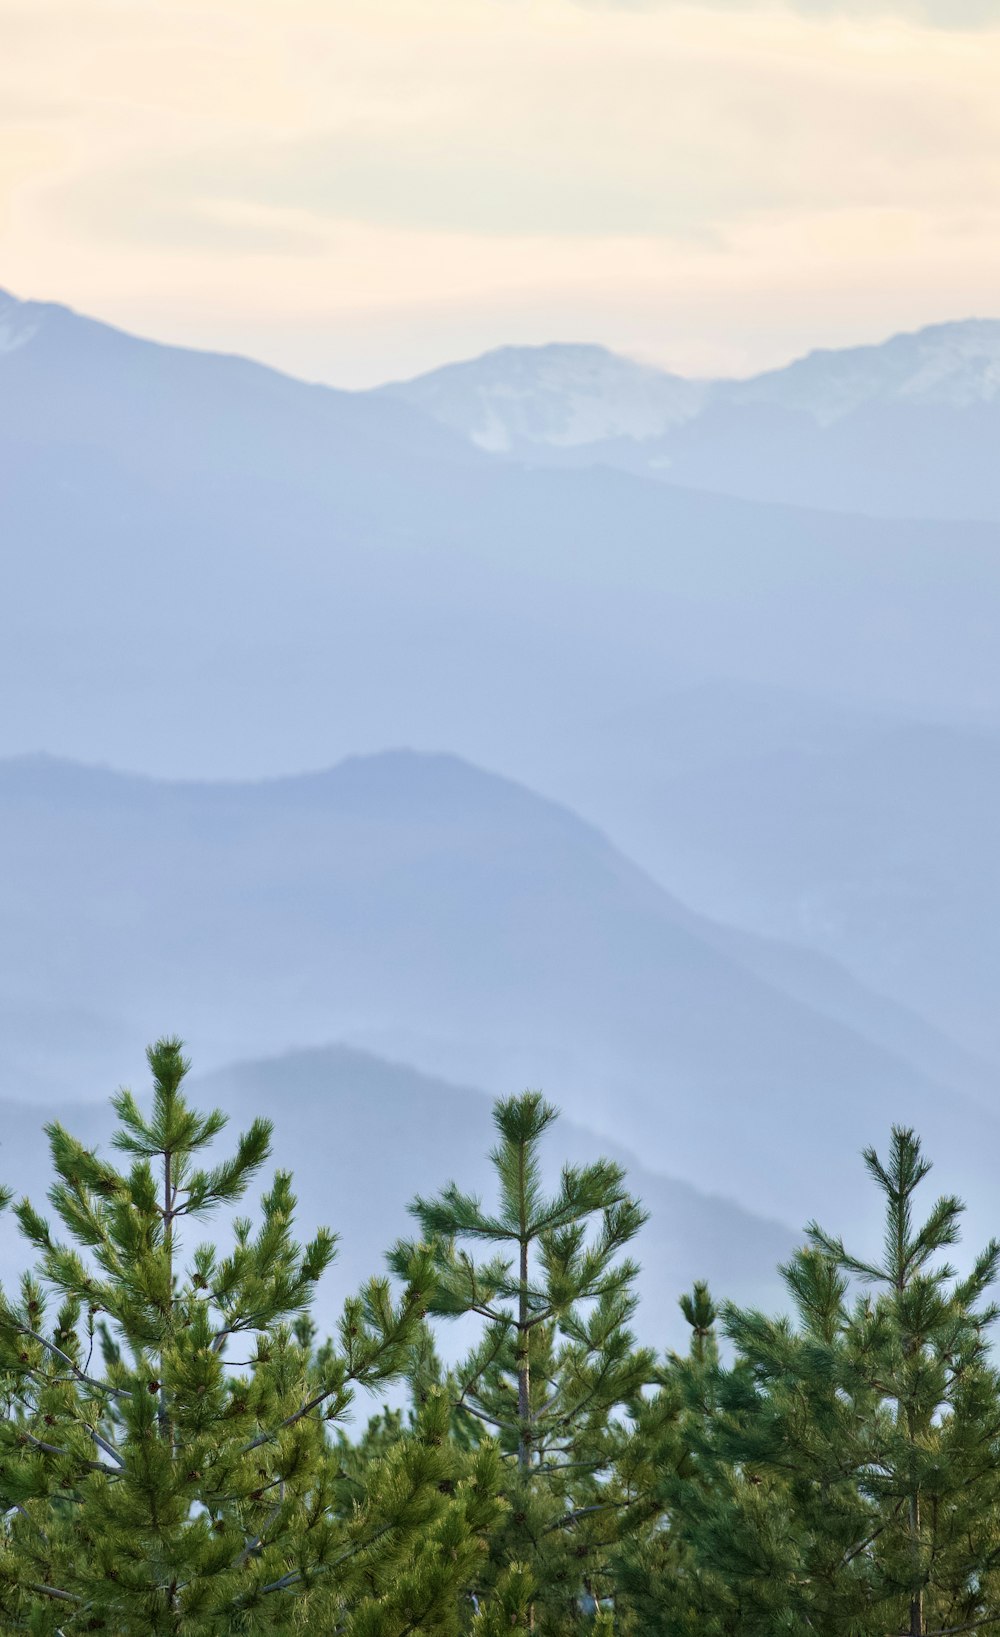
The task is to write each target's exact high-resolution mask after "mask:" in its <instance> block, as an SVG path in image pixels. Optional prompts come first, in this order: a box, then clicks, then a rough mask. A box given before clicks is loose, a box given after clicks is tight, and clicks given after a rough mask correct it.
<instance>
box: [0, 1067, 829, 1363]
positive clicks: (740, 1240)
mask: <svg viewBox="0 0 1000 1637" xmlns="http://www.w3.org/2000/svg"><path fill="white" fill-rule="evenodd" d="M190 1087H191V1094H192V1096H193V1097H194V1098H195V1099H196V1101H197V1102H198V1105H199V1106H205V1107H220V1108H222V1109H223V1110H224V1111H225V1112H226V1113H227V1114H228V1116H229V1120H230V1124H229V1127H228V1130H227V1131H226V1132H225V1133H224V1134H223V1136H222V1138H221V1139H220V1151H222V1150H225V1149H226V1146H227V1143H231V1142H232V1140H233V1138H234V1136H235V1134H236V1133H237V1132H238V1131H240V1130H242V1129H244V1128H245V1127H246V1125H247V1124H249V1122H250V1121H251V1120H252V1119H254V1118H255V1117H256V1116H257V1115H263V1116H264V1117H265V1118H269V1119H272V1120H274V1121H275V1131H274V1142H273V1155H272V1159H271V1162H270V1163H269V1165H268V1166H267V1167H266V1168H265V1172H264V1174H263V1175H262V1178H261V1183H262V1184H263V1183H265V1182H266V1181H267V1180H268V1179H269V1177H270V1174H271V1171H272V1169H273V1168H275V1167H278V1166H281V1167H284V1168H285V1169H289V1170H291V1172H292V1174H293V1177H294V1179H295V1188H296V1193H297V1194H298V1197H299V1202H300V1212H299V1217H298V1221H299V1227H300V1230H301V1231H302V1232H304V1233H307V1232H311V1231H313V1230H315V1228H316V1227H318V1226H319V1225H321V1224H323V1225H325V1226H328V1227H331V1228H332V1229H333V1230H334V1232H335V1233H337V1234H338V1235H339V1245H338V1254H337V1260H336V1263H335V1265H334V1269H333V1272H332V1274H331V1275H330V1276H329V1278H328V1279H327V1280H325V1281H324V1285H323V1287H322V1291H321V1297H322V1302H321V1308H320V1313H319V1315H318V1317H319V1319H320V1321H321V1322H326V1323H329V1322H330V1320H331V1318H332V1315H333V1314H334V1313H335V1311H336V1309H337V1307H338V1306H339V1303H340V1301H341V1300H342V1299H343V1297H344V1296H346V1295H348V1294H350V1293H351V1292H353V1291H354V1290H356V1289H357V1288H358V1286H359V1285H360V1284H362V1283H363V1282H364V1281H365V1280H366V1279H368V1278H371V1277H372V1275H373V1274H380V1273H383V1272H384V1271H385V1264H384V1257H385V1253H386V1251H387V1250H388V1248H389V1247H390V1245H391V1244H392V1243H393V1241H394V1239H395V1238H397V1237H401V1236H403V1235H408V1234H412V1232H413V1219H412V1218H411V1217H410V1216H409V1214H408V1212H407V1209H406V1207H407V1205H408V1203H409V1201H410V1199H411V1198H412V1197H413V1194H414V1193H415V1192H416V1191H417V1190H418V1189H419V1190H421V1191H424V1192H428V1191H433V1190H435V1189H438V1188H441V1187H443V1186H444V1185H445V1184H446V1183H447V1182H449V1181H451V1180H455V1181H457V1182H459V1184H460V1185H461V1186H462V1187H464V1188H466V1189H468V1190H470V1191H472V1192H476V1191H478V1192H480V1193H482V1194H483V1195H484V1197H490V1194H491V1191H492V1190H491V1185H492V1181H493V1174H492V1170H491V1167H490V1165H489V1161H488V1157H487V1156H488V1153H489V1150H490V1147H491V1146H492V1143H493V1140H494V1132H493V1126H492V1123H491V1120H490V1102H489V1100H488V1099H487V1098H486V1097H484V1096H483V1095H482V1093H480V1092H477V1091H474V1090H471V1089H469V1088H467V1087H461V1086H455V1085H450V1084H448V1083H447V1082H445V1081H441V1080H438V1079H434V1078H432V1077H429V1076H427V1075H421V1074H417V1073H414V1072H413V1070H411V1069H407V1068H404V1067H402V1066H400V1065H398V1064H395V1063H389V1062H386V1061H384V1060H382V1059H379V1058H377V1057H374V1056H371V1055H370V1054H368V1053H363V1052H357V1051H351V1050H348V1049H347V1048H345V1047H342V1046H340V1047H328V1048H325V1049H321V1050H315V1051H300V1052H293V1053H290V1054H288V1055H285V1056H282V1057H277V1058H270V1059H265V1060H261V1061H257V1062H241V1063H238V1064H235V1065H233V1066H231V1067H230V1068H227V1069H224V1070H222V1071H219V1072H217V1073H215V1074H209V1075H204V1074H197V1073H195V1074H193V1075H192V1078H191V1081H190ZM142 1088H143V1081H142V1079H140V1078H138V1077H137V1079H136V1081H135V1090H136V1092H137V1093H140V1094H141V1091H142ZM0 1116H2V1131H3V1135H2V1137H0V1179H2V1180H3V1181H4V1182H7V1183H12V1184H13V1185H14V1187H15V1188H16V1189H17V1191H18V1193H19V1194H21V1193H25V1194H28V1195H29V1197H32V1198H33V1199H34V1201H35V1203H36V1204H40V1203H41V1202H42V1201H43V1199H44V1194H45V1191H46V1189H47V1187H48V1184H49V1175H48V1170H47V1150H46V1148H45V1146H44V1143H43V1141H41V1140H40V1125H41V1118H42V1116H41V1114H40V1113H39V1112H38V1111H37V1110H35V1109H33V1108H28V1107H26V1106H25V1105H23V1104H20V1103H16V1102H14V1103H12V1102H0ZM46 1117H48V1118H54V1119H58V1120H59V1121H60V1122H61V1123H62V1124H64V1125H65V1126H66V1128H67V1129H68V1130H69V1131H71V1132H72V1133H73V1134H74V1135H75V1136H77V1137H79V1138H80V1139H81V1140H82V1141H84V1142H87V1143H88V1144H99V1145H102V1146H103V1145H106V1144H107V1142H108V1140H109V1138H110V1134H111V1131H112V1129H113V1116H112V1115H111V1111H110V1110H109V1108H108V1107H107V1105H106V1104H100V1105H94V1104H76V1103H74V1104H67V1105H56V1106H54V1107H51V1108H50V1109H48V1110H47V1111H46ZM600 1153H604V1154H607V1155H608V1157H609V1158H612V1159H615V1160H617V1161H618V1162H619V1163H620V1164H623V1165H624V1166H625V1168H626V1170H627V1173H628V1176H629V1181H630V1185H631V1187H632V1189H633V1191H634V1192H636V1193H637V1194H638V1195H639V1196H640V1197H641V1198H642V1200H643V1202H644V1204H645V1205H646V1207H647V1209H648V1211H649V1213H650V1220H649V1222H648V1224H647V1226H646V1227H645V1228H644V1230H643V1232H642V1235H641V1239H640V1245H639V1254H640V1257H641V1260H642V1263H643V1270H642V1275H641V1293H642V1299H643V1317H642V1325H643V1334H644V1336H645V1337H647V1338H648V1339H649V1340H651V1341H654V1342H655V1343H656V1344H657V1345H658V1346H661V1347H662V1346H663V1345H665V1344H667V1343H669V1344H671V1345H680V1344H682V1341H683V1334H684V1324H683V1321H682V1320H681V1318H680V1315H679V1313H678V1311H677V1299H678V1295H679V1294H680V1292H682V1291H684V1290H686V1289H689V1288H690V1286H691V1284H692V1283H693V1282H694V1280H695V1279H698V1278H708V1279H709V1280H710V1281H711V1282H712V1285H713V1287H714V1288H715V1289H717V1290H718V1291H719V1293H720V1294H721V1292H722V1291H723V1290H725V1292H726V1293H727V1294H731V1295H732V1296H733V1298H734V1299H739V1300H742V1301H748V1302H749V1301H757V1302H762V1303H770V1302H773V1301H774V1300H775V1299H776V1296H777V1291H778V1288H779V1283H780V1281H779V1279H778V1276H777V1271H776V1270H777V1265H778V1263H779V1262H780V1261H781V1260H783V1259H784V1258H785V1257H787V1255H788V1254H789V1252H790V1251H791V1249H792V1247H793V1246H794V1244H795V1243H797V1236H796V1235H795V1234H793V1233H792V1232H791V1231H790V1230H789V1229H788V1228H786V1227H785V1226H783V1225H782V1224H779V1223H777V1222H772V1221H768V1220H767V1219H766V1218H765V1217H763V1216H761V1215H759V1214H755V1213H753V1212H750V1211H745V1210H741V1209H740V1208H739V1207H738V1206H736V1205H734V1204H732V1203H731V1202H730V1201H727V1200H725V1199H721V1198H719V1197H717V1196H716V1197H713V1196H710V1195H707V1194H703V1193H700V1192H699V1191H698V1190H697V1189H695V1188H692V1187H691V1186H690V1185H689V1184H687V1183H685V1182H682V1181H678V1180H676V1179H674V1178H670V1177H664V1176H661V1175H658V1174H657V1173H656V1172H655V1171H654V1170H651V1169H649V1168H648V1167H646V1166H644V1165H643V1164H642V1163H641V1162H640V1161H639V1160H638V1159H637V1157H636V1156H635V1155H634V1154H631V1153H629V1152H628V1151H627V1149H625V1148H623V1147H622V1146H621V1145H619V1144H615V1143H609V1141H608V1140H607V1138H600V1137H597V1136H595V1134H594V1133H593V1132H591V1131H588V1130H586V1129H585V1128H584V1127H582V1126H580V1125H579V1124H578V1123H574V1122H573V1121H571V1120H569V1119H566V1118H563V1119H560V1121H559V1123H558V1125H557V1126H556V1128H555V1131H554V1132H553V1133H552V1135H551V1136H550V1137H549V1138H548V1140H547V1141H546V1144H545V1162H546V1183H547V1184H549V1185H551V1184H552V1183H554V1182H555V1181H556V1180H557V1176H558V1170H559V1167H560V1166H561V1165H563V1164H585V1163H587V1162H589V1161H592V1160H593V1159H594V1158H595V1157H596V1156H597V1155H598V1154H600ZM17 1265H18V1264H17V1253H16V1248H15V1246H14V1245H13V1244H11V1243H7V1242H4V1244H3V1245H2V1246H0V1277H3V1278H7V1277H9V1273H10V1271H12V1270H13V1269H14V1268H15V1267H16V1266H17Z"/></svg>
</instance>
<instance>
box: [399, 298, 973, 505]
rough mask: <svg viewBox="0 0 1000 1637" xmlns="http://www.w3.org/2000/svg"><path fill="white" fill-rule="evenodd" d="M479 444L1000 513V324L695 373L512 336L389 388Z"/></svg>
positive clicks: (713, 483)
mask: <svg viewBox="0 0 1000 1637" xmlns="http://www.w3.org/2000/svg"><path fill="white" fill-rule="evenodd" d="M380 391H381V392H382V393H383V394H384V395H389V396H392V397H395V398H397V399H400V400H402V401H404V402H407V403H410V404H412V405H414V406H416V407H419V408H420V409H422V410H423V411H425V412H426V413H427V414H429V415H432V416H434V417H435V418H436V419H437V420H438V421H439V422H440V423H441V424H442V425H444V426H447V427H449V428H450V429H451V430H453V431H456V432H459V433H461V434H462V435H463V436H464V437H465V438H467V440H468V441H469V443H470V444H472V445H475V446H476V447H478V448H481V449H484V450H488V451H490V452H492V453H494V454H503V455H506V456H508V457H514V458H516V459H521V460H530V461H535V462H538V461H543V462H547V463H550V464H563V465H564V464H567V463H574V464H581V463H587V462H600V463H603V464H607V465H611V466H618V467H621V468H623V469H625V470H628V471H634V472H643V473H645V474H646V475H649V476H654V477H658V478H660V479H661V480H662V479H666V480H668V481H669V482H671V483H681V484H685V485H690V486H692V487H697V488H704V489H710V490H718V491H721V492H724V493H729V494H734V495H740V496H743V497H745V498H748V499H756V500H768V501H780V502H784V503H791V504H797V505H820V506H823V507H824V508H827V509H830V510H837V511H851V510H854V511H869V512H874V513H877V514H880V515H883V514H884V515H892V516H914V517H918V516H934V517H956V518H958V517H962V518H966V517H967V518H975V517H984V518H985V517H989V518H997V517H1000V481H998V479H997V476H996V473H997V470H998V467H1000V463H998V462H997V459H996V452H997V447H998V444H1000V320H997V319H969V320H965V321H959V322H955V323H949V324H935V325H931V326H929V327H928V328H926V329H923V330H919V331H916V332H914V333H912V334H901V335H896V336H893V337H892V338H891V339H889V340H888V341H885V342H882V343H879V344H874V345H868V346H862V347H849V348H844V349H838V350H830V349H827V350H822V351H817V352H813V353H810V354H809V355H808V356H806V357H804V358H801V359H798V360H796V361H795V362H794V363H791V364H789V365H787V366H785V367H783V368H781V369H774V370H768V371H766V372H764V373H762V374H760V375H756V376H753V377H751V378H749V379H747V380H715V381H688V380H684V379H682V378H680V377H678V376H674V375H670V374H669V373H667V372H665V371H659V370H656V369H653V368H651V367H650V366H648V365H642V364H638V363H634V362H632V361H630V360H628V359H625V358H621V357H619V356H617V355H616V354H614V353H611V352H608V351H607V350H605V349H603V348H600V347H578V346H558V345H555V346H544V347H504V348H501V349H499V350H498V351H495V352H491V353H487V354H486V355H485V356H484V357H482V358H478V359H472V360H470V361H468V362H467V363H462V364H450V365H447V366H445V367H444V368H443V369H439V370H434V371H432V372H430V373H429V374H427V375H423V376H418V377H417V378H416V379H415V380H413V381H409V382H402V383H398V384H394V385H391V386H389V387H386V388H382V389H380Z"/></svg>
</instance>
